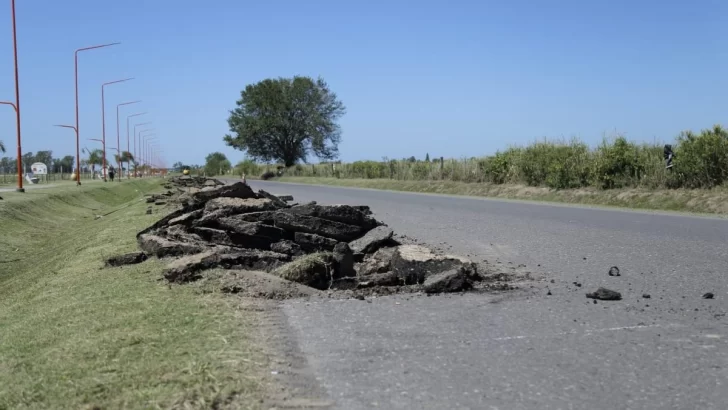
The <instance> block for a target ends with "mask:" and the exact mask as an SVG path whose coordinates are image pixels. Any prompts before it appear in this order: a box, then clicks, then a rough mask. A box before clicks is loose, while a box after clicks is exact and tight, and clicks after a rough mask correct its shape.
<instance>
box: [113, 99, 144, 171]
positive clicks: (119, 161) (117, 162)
mask: <svg viewBox="0 0 728 410" xmlns="http://www.w3.org/2000/svg"><path fill="white" fill-rule="evenodd" d="M140 102H142V101H141V100H137V101H129V102H124V103H121V104H117V105H116V151H117V154H118V155H119V160H118V161H116V166H117V167H119V182H121V177H122V176H124V170H123V168H122V166H121V141H120V139H119V107H121V106H122V105H129V104H136V103H140ZM126 135H127V139H126V145H129V118H128V117H127V132H126ZM126 149H127V150H128V149H129V147H128V146H127V148H126ZM127 171H128V170H127Z"/></svg>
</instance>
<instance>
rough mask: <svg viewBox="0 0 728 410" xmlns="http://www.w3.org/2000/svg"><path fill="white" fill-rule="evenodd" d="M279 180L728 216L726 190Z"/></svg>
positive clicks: (283, 180) (317, 179)
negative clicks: (567, 188) (601, 188)
mask: <svg viewBox="0 0 728 410" xmlns="http://www.w3.org/2000/svg"><path fill="white" fill-rule="evenodd" d="M275 180H276V181H280V182H295V183H301V184H316V185H331V186H346V187H357V188H371V189H385V190H391V191H404V192H425V193H436V194H449V195H468V196H480V197H493V198H506V199H527V200H537V201H547V202H560V203H570V204H584V205H606V206H617V207H623V208H635V209H651V210H665V211H682V212H695V213H708V214H720V215H728V189H726V188H718V189H712V190H703V189H693V190H688V189H677V190H646V189H613V190H596V189H569V190H552V189H548V188H537V187H527V186H522V185H507V184H503V185H496V184H476V183H464V182H452V181H399V180H391V179H337V178H317V177H281V178H276V179H275Z"/></svg>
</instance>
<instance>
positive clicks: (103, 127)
mask: <svg viewBox="0 0 728 410" xmlns="http://www.w3.org/2000/svg"><path fill="white" fill-rule="evenodd" d="M133 79H134V78H125V79H123V80H116V81H109V82H108V83H103V84H101V138H102V139H103V140H104V157H103V160H104V161H103V162H104V163H103V165H102V166H101V169H102V170H103V171H104V182H106V107H105V101H104V100H105V99H104V87H106V86H107V85H109V84H116V83H123V82H124V81H129V80H133Z"/></svg>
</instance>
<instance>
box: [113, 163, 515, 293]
mask: <svg viewBox="0 0 728 410" xmlns="http://www.w3.org/2000/svg"><path fill="white" fill-rule="evenodd" d="M165 187H166V188H167V189H169V190H170V191H168V192H167V194H166V195H163V196H164V198H162V197H153V198H154V200H153V201H151V202H155V203H156V202H160V201H164V202H171V203H173V202H176V203H177V204H178V205H179V209H177V210H175V211H173V212H171V213H170V214H168V215H167V216H165V217H164V218H162V219H161V220H159V221H158V222H156V223H155V224H153V225H152V226H150V227H148V228H146V229H144V230H143V231H141V232H139V233H138V234H137V242H138V244H139V247H140V248H141V251H142V252H137V253H133V254H128V255H120V256H117V257H114V258H111V259H109V260H108V261H107V265H110V266H118V265H122V264H127V263H138V262H141V261H143V260H145V259H146V258H147V257H157V258H165V259H169V263H168V265H167V267H166V269H165V270H164V278H165V279H166V280H167V281H169V282H171V283H187V282H192V281H197V280H200V279H203V278H204V277H205V275H206V272H208V271H209V270H211V269H214V268H222V269H225V270H231V271H257V272H261V274H262V275H264V276H260V274H259V275H258V276H256V277H258V278H260V277H266V276H267V277H268V278H269V279H270V278H275V280H278V281H284V282H293V283H296V284H300V285H304V286H306V287H308V288H312V289H317V290H320V291H325V290H342V291H347V292H348V293H352V294H354V295H356V296H359V295H361V294H366V293H369V294H371V293H372V291H374V293H377V294H388V293H397V292H403V291H408V292H424V293H428V294H431V293H446V292H462V291H466V290H470V289H474V288H481V289H482V288H485V287H488V288H489V289H496V286H495V285H496V284H495V283H493V282H492V281H491V280H490V279H487V278H486V276H485V275H483V274H481V273H480V272H479V271H478V266H477V265H476V264H475V263H473V262H471V261H470V260H468V259H465V258H462V257H458V256H453V255H443V254H438V253H436V252H434V251H433V250H431V249H429V248H427V247H424V246H421V245H413V244H402V243H400V242H399V241H397V240H396V239H395V236H394V232H393V230H392V229H391V228H389V227H388V226H387V225H386V224H384V223H382V222H380V221H377V220H376V219H374V218H373V217H372V212H371V210H370V209H369V207H368V206H364V205H361V206H349V205H319V204H317V203H316V202H310V203H305V204H289V203H288V202H287V201H286V200H292V199H293V198H290V197H289V198H285V197H283V198H284V199H286V200H284V199H281V198H282V197H278V196H274V195H272V194H269V193H267V192H265V191H263V190H260V191H258V192H254V191H253V190H252V189H251V188H250V186H248V185H247V184H245V183H243V182H238V183H235V184H232V185H225V184H222V183H220V182H219V181H216V180H213V179H208V178H201V177H189V176H184V177H177V178H172V179H170V180H169V182H167V183H166V185H165ZM173 189H176V191H177V192H176V193H175V192H173V191H172V190H173ZM170 193H171V194H170ZM485 282H487V284H485ZM297 286H298V285H297ZM499 286H500V289H508V288H509V287H508V285H506V284H504V283H501V284H500V285H499Z"/></svg>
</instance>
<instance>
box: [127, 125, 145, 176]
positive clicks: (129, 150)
mask: <svg viewBox="0 0 728 410" xmlns="http://www.w3.org/2000/svg"><path fill="white" fill-rule="evenodd" d="M144 114H146V112H140V113H137V114H132V115H128V116H127V117H126V152H128V153H129V154H131V149H130V148H129V118H132V117H136V116H139V115H144ZM134 151H136V136H134ZM134 162H136V157H134ZM130 172H131V169H130V168H129V161H126V176H127V178H128V177H129V173H130Z"/></svg>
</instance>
